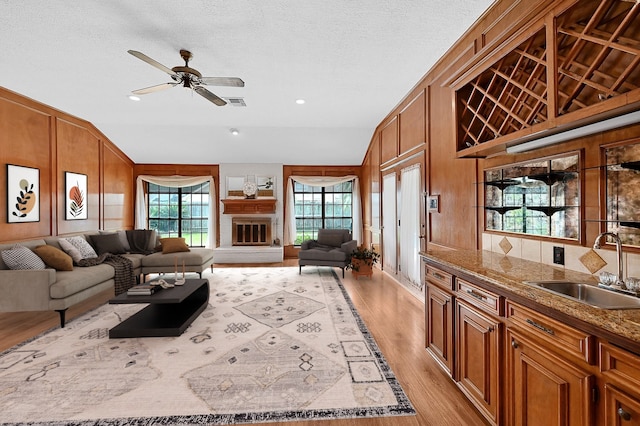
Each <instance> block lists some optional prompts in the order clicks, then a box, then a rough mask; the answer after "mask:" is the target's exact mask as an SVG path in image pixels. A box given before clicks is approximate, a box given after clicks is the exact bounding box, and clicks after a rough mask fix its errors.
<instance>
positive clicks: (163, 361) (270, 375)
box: [0, 267, 415, 425]
mask: <svg viewBox="0 0 640 426" xmlns="http://www.w3.org/2000/svg"><path fill="white" fill-rule="evenodd" d="M204 277H205V278H207V279H209V282H210V291H211V294H210V298H209V306H208V307H207V309H206V310H205V311H204V312H203V313H202V314H201V315H200V316H199V317H198V318H197V319H196V320H195V321H194V322H193V323H192V324H191V326H190V327H189V328H188V329H187V330H186V331H185V332H184V333H183V334H182V335H181V336H180V337H156V338H130V339H109V337H108V332H109V329H110V328H112V327H113V326H115V325H117V324H118V323H120V322H121V321H122V320H123V319H125V318H127V317H129V316H130V315H132V314H134V313H135V312H137V311H138V310H140V309H141V307H142V306H141V305H109V304H107V305H104V306H101V307H99V308H97V309H95V310H93V311H91V312H88V313H86V314H85V315H83V316H81V317H79V318H77V319H74V320H72V321H70V322H69V323H68V324H67V326H66V327H65V328H55V329H53V330H50V331H49V332H47V333H44V334H43V335H41V336H38V337H36V338H35V339H32V340H31V341H29V342H25V343H23V344H21V345H19V346H16V347H14V348H12V349H10V350H7V351H5V352H3V353H2V354H0V419H1V420H0V422H3V423H0V424H3V425H7V424H10V425H17V424H25V425H26V424H28V425H45V424H46V425H62V424H64V425H155V424H181V425H192V424H198V425H202V424H211V425H223V424H237V423H262V422H283V421H294V420H311V419H318V420H319V419H340V418H358V417H380V416H401V415H414V414H415V411H414V409H413V407H412V405H411V402H410V401H409V399H408V398H407V396H406V395H405V393H404V391H403V390H402V388H401V386H400V385H399V384H398V381H397V380H396V378H395V376H394V374H393V372H392V371H391V369H390V368H389V366H388V364H387V362H386V361H385V359H384V357H383V355H382V353H381V352H380V350H379V348H378V346H377V345H376V343H375V341H374V339H373V338H372V337H371V335H370V334H369V332H368V331H367V328H366V326H365V325H364V323H363V321H362V320H361V318H360V317H359V316H358V313H357V312H356V310H355V308H354V306H353V304H352V302H351V300H350V299H349V296H348V295H347V293H346V291H345V289H344V287H343V286H342V283H341V282H340V279H339V278H338V277H337V275H336V274H335V272H333V270H332V269H331V268H309V269H308V270H305V271H304V273H303V274H302V275H299V274H298V268H284V267H282V268H229V269H214V271H213V273H210V272H207V273H206V274H205V275H204ZM163 291H164V290H163ZM167 291H170V290H167Z"/></svg>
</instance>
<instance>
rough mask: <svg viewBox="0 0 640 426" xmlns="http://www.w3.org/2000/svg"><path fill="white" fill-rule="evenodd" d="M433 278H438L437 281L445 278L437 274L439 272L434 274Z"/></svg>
mask: <svg viewBox="0 0 640 426" xmlns="http://www.w3.org/2000/svg"><path fill="white" fill-rule="evenodd" d="M433 276H434V277H436V278H437V279H439V280H444V276H443V275H440V274H439V273H437V272H434V273H433Z"/></svg>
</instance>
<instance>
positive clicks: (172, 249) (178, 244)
mask: <svg viewBox="0 0 640 426" xmlns="http://www.w3.org/2000/svg"><path fill="white" fill-rule="evenodd" d="M160 246H161V247H162V253H163V254H167V253H178V252H181V251H189V246H187V243H186V242H185V241H184V238H160Z"/></svg>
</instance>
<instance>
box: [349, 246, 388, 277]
mask: <svg viewBox="0 0 640 426" xmlns="http://www.w3.org/2000/svg"><path fill="white" fill-rule="evenodd" d="M350 256H351V258H350V261H349V263H348V264H347V266H346V268H347V269H351V271H352V272H353V275H354V276H355V277H356V279H358V276H360V275H366V276H368V277H369V278H371V276H372V275H373V265H374V263H378V260H380V253H377V252H376V251H375V250H374V249H373V248H367V247H366V246H365V245H364V244H363V245H361V246H358V247H357V248H356V249H355V250H353V251H352V252H351V255H350Z"/></svg>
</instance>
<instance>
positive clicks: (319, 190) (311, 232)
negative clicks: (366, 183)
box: [293, 181, 353, 245]
mask: <svg viewBox="0 0 640 426" xmlns="http://www.w3.org/2000/svg"><path fill="white" fill-rule="evenodd" d="M352 190H353V181H349V182H343V183H340V184H338V185H333V186H310V185H303V184H301V183H299V182H295V183H294V187H293V194H294V200H295V212H296V230H297V233H296V239H295V243H294V244H295V245H300V244H301V243H302V242H303V241H304V240H307V239H312V240H313V239H316V238H317V236H318V229H321V228H331V229H349V230H352V226H353V209H352Z"/></svg>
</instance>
